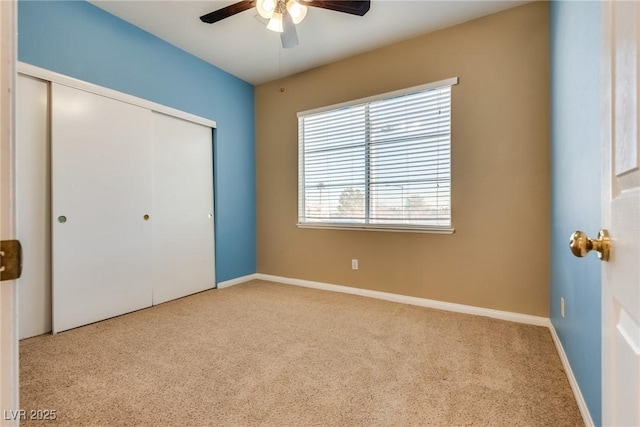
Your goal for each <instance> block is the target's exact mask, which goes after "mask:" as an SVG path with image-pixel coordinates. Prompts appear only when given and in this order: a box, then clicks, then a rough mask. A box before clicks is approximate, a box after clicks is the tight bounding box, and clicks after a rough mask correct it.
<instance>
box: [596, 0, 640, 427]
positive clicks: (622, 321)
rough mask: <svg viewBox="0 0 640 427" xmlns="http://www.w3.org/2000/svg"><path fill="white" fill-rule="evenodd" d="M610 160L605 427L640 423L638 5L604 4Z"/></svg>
mask: <svg viewBox="0 0 640 427" xmlns="http://www.w3.org/2000/svg"><path fill="white" fill-rule="evenodd" d="M602 16H603V28H604V38H603V41H604V43H603V52H604V55H603V56H604V58H603V59H604V77H605V78H604V83H605V85H604V86H605V94H604V100H605V109H604V111H605V113H604V118H603V124H604V126H603V128H604V129H605V138H604V141H605V144H606V145H605V156H604V157H605V164H604V169H603V179H604V183H603V184H604V185H603V190H604V191H603V220H604V228H608V229H609V231H610V234H611V239H612V247H611V258H610V261H609V262H605V263H603V266H602V267H603V268H602V287H603V288H602V340H603V342H602V405H603V407H602V415H603V424H604V425H612V426H613V425H615V426H638V425H640V170H639V164H640V158H639V155H640V154H639V153H640V149H639V142H638V114H639V113H640V110H639V108H638V101H639V100H640V93H639V91H638V78H639V77H640V74H639V73H638V71H639V70H638V62H639V58H640V50H639V48H640V44H639V40H638V37H639V36H640V25H639V20H640V7H639V4H638V3H637V2H635V1H628V2H620V1H611V2H604V3H603V14H602Z"/></svg>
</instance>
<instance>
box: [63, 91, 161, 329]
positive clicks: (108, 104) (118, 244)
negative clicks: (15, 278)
mask: <svg viewBox="0 0 640 427" xmlns="http://www.w3.org/2000/svg"><path fill="white" fill-rule="evenodd" d="M51 101H52V120H51V122H52V135H51V137H52V138H51V144H52V216H53V218H52V220H53V222H52V235H53V236H52V241H53V242H52V249H53V254H52V258H53V262H52V265H53V332H54V333H55V332H60V331H64V330H66V329H70V328H74V327H77V326H81V325H85V324H88V323H92V322H95V321H98V320H102V319H106V318H109V317H113V316H116V315H119V314H123V313H127V312H130V311H134V310H137V309H140V308H144V307H148V306H150V305H151V304H152V300H151V295H152V291H151V286H152V285H151V276H152V275H151V224H150V221H147V220H145V219H144V216H145V215H150V214H151V192H150V191H149V189H150V188H151V170H152V169H151V157H152V156H151V153H152V148H151V129H152V127H151V117H152V113H151V111H150V110H147V109H144V108H140V107H137V106H133V105H131V104H127V103H124V102H121V101H116V100H113V99H110V98H107V97H104V96H100V95H95V94H92V93H89V92H85V91H82V90H79V89H73V88H70V87H67V86H63V85H59V84H56V83H52V97H51Z"/></svg>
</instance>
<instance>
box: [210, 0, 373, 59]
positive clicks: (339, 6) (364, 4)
mask: <svg viewBox="0 0 640 427" xmlns="http://www.w3.org/2000/svg"><path fill="white" fill-rule="evenodd" d="M307 6H313V7H318V8H321V9H329V10H334V11H336V12H343V13H349V14H351V15H358V16H363V15H364V14H365V13H367V12H368V11H369V7H370V6H371V0H243V1H239V2H237V3H234V4H232V5H229V6H227V7H223V8H222V9H219V10H215V11H213V12H211V13H207V14H206V15H202V16H201V17H200V20H201V21H202V22H205V23H207V24H213V23H214V22H218V21H221V20H223V19H225V18H228V17H230V16H233V15H235V14H237V13H240V12H244V11H245V10H249V9H251V8H253V7H255V8H256V9H257V10H258V13H259V14H260V16H262V17H263V18H265V19H268V20H269V23H268V24H267V28H268V29H269V30H271V31H275V32H278V33H280V40H281V41H282V47H284V48H285V49H288V48H292V47H295V46H297V45H298V34H297V32H296V24H299V23H300V22H302V20H303V19H304V17H305V16H306V15H307Z"/></svg>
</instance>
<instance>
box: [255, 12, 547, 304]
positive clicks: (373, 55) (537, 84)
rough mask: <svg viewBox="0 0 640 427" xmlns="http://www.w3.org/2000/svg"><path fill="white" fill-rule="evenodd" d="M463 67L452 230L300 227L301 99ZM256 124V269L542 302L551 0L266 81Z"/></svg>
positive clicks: (362, 92)
mask: <svg viewBox="0 0 640 427" xmlns="http://www.w3.org/2000/svg"><path fill="white" fill-rule="evenodd" d="M304 48H305V47H304V40H302V41H301V45H300V46H299V47H297V48H296V49H304ZM455 76H458V77H459V78H460V83H459V84H458V85H457V86H454V87H453V91H452V93H453V95H452V218H453V226H454V228H455V230H456V231H455V234H453V235H437V234H421V233H395V232H374V231H349V230H316V229H298V228H297V227H296V220H297V182H298V181H297V155H298V154H297V117H296V113H297V112H298V111H304V110H309V109H313V108H318V107H322V106H326V105H331V104H335V103H339V102H343V101H348V100H352V99H357V98H362V97H366V96H371V95H375V94H379V93H384V92H388V91H392V90H396V89H401V88H405V87H410V86H414V85H419V84H423V83H428V82H432V81H437V80H441V79H445V78H448V77H455ZM280 88H284V89H285V91H284V92H280V91H279V89H280ZM256 137H257V141H256V144H257V146H256V156H257V160H256V161H257V206H258V207H257V228H258V236H257V241H258V246H257V252H258V253H257V259H258V272H259V273H265V274H273V275H278V276H284V277H292V278H297V279H306V280H314V281H320V282H326V283H333V284H339V285H346V286H352V287H357V288H366V289H372V290H376V291H384V292H392V293H396V294H402V295H410V296H416V297H422V298H430V299H435V300H441V301H449V302H455V303H460V304H468V305H473V306H479V307H487V308H493V309H498V310H507V311H512V312H518V313H525V314H532V315H539V316H548V311H549V302H548V299H549V197H550V196H549V187H550V184H549V166H550V165H549V13H548V3H546V2H535V3H530V4H527V5H525V6H521V7H518V8H515V9H511V10H508V11H506V12H502V13H498V14H495V15H491V16H488V17H485V18H481V19H477V20H474V21H470V22H467V23H464V24H461V25H458V26H455V27H451V28H448V29H444V30H441V31H438V32H435V33H431V34H427V35H424V36H421V37H418V38H414V39H411V40H408V41H405V42H402V43H398V44H395V45H392V46H388V47H385V48H382V49H378V50H375V51H372V52H368V53H365V54H362V55H359V56H355V57H352V58H348V59H345V60H342V61H339V62H336V63H333V64H330V65H327V66H324V67H320V68H316V69H314V70H311V71H308V72H304V73H301V74H298V75H295V76H292V77H289V78H285V79H282V80H279V81H275V82H270V83H266V84H263V85H260V86H258V87H257V88H256ZM352 258H357V259H358V260H359V264H360V269H359V270H358V271H353V270H351V259H352Z"/></svg>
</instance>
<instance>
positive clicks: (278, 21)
mask: <svg viewBox="0 0 640 427" xmlns="http://www.w3.org/2000/svg"><path fill="white" fill-rule="evenodd" d="M267 29H268V30H271V31H275V32H276V33H281V32H283V31H284V27H283V25H282V14H281V13H278V12H276V13H274V14H273V16H272V17H271V19H270V20H269V23H268V24H267Z"/></svg>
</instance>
